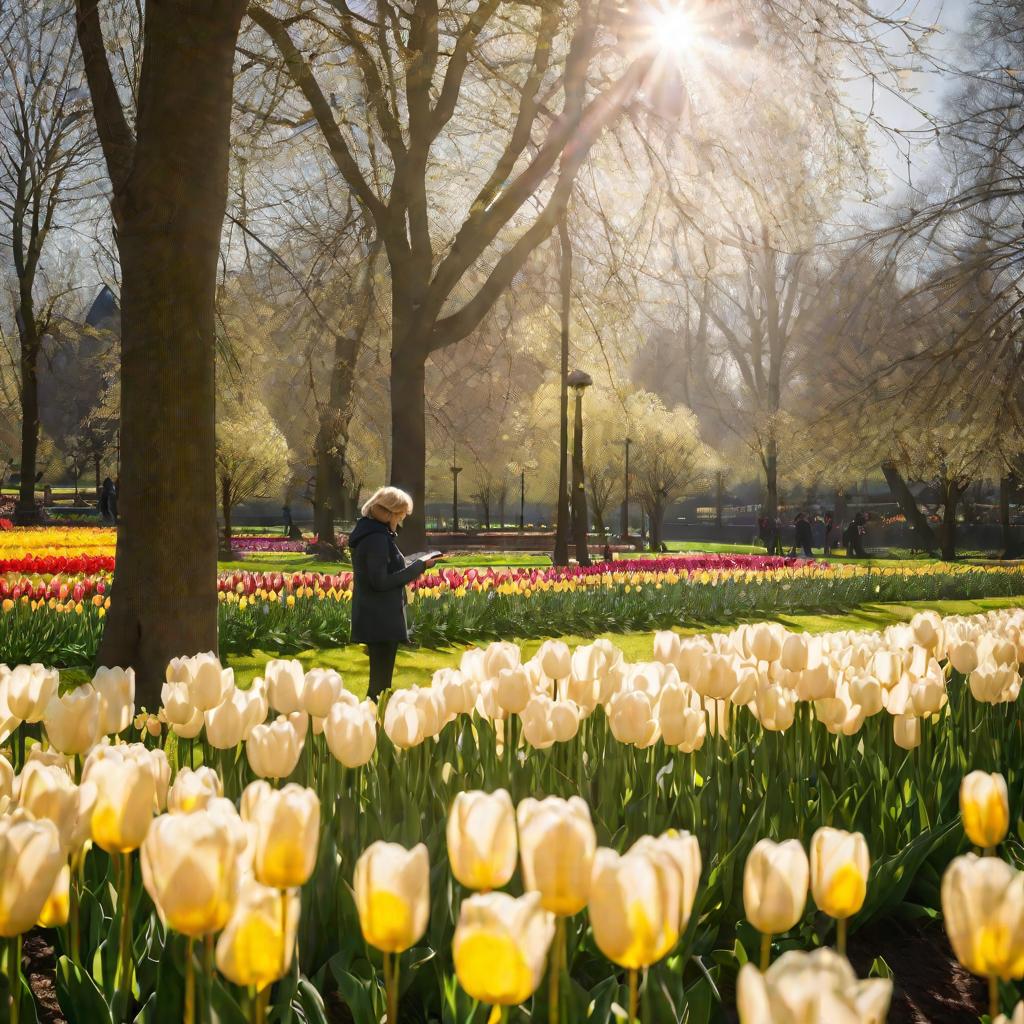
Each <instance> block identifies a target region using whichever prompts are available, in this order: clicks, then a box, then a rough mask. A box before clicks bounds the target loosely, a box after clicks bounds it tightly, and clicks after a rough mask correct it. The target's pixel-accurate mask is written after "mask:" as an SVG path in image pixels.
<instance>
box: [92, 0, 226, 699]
mask: <svg viewBox="0 0 1024 1024" xmlns="http://www.w3.org/2000/svg"><path fill="white" fill-rule="evenodd" d="M78 3H79V23H78V25H79V39H80V41H81V44H82V49H83V52H84V54H85V58H86V68H87V74H88V76H89V85H90V91H91V93H92V96H93V105H94V108H95V109H96V120H97V125H98V127H99V130H100V136H101V139H103V141H104V153H105V156H106V158H107V164H108V168H109V169H110V172H111V180H112V182H113V185H114V197H113V201H112V207H113V212H114V219H115V223H116V227H117V239H118V248H119V251H120V256H121V280H122V286H121V421H120V426H121V446H122V449H123V452H122V458H121V479H122V480H123V494H121V495H119V511H120V516H121V520H120V527H119V529H118V538H117V554H116V565H117V569H116V573H115V577H114V585H113V589H112V593H111V607H110V614H109V615H108V617H107V620H106V628H105V630H104V633H103V642H102V644H101V647H100V651H99V659H98V660H99V662H100V663H101V664H105V665H122V666H127V665H131V666H132V667H134V669H135V676H136V700H137V702H138V703H139V704H140V705H145V706H147V707H149V708H155V707H156V706H157V705H158V704H159V701H160V686H161V683H162V681H163V678H164V670H165V668H166V666H167V663H168V661H169V660H170V659H171V658H172V657H177V656H182V655H190V654H195V653H196V652H198V651H206V650H216V648H217V513H216V509H217V480H216V471H215V451H216V449H215V434H214V411H215V386H214V351H215V318H214V301H215V294H216V282H217V259H218V254H219V251H220V240H221V228H222V225H223V220H224V210H225V206H226V201H227V172H228V149H229V141H230V123H231V121H230V119H231V101H232V89H233V62H234V53H235V44H236V41H237V37H238V29H239V26H240V24H241V18H242V13H243V11H244V7H245V4H244V3H243V2H242V0H207V2H205V3H202V4H197V3H194V2H193V0H161V2H158V3H149V4H147V5H146V7H145V42H146V46H145V55H144V58H143V67H142V74H141V80H140V86H139V97H138V110H137V115H136V118H135V125H136V132H137V138H138V141H137V142H135V140H134V139H133V138H132V137H131V135H130V134H129V133H127V132H126V131H125V129H124V126H123V124H122V125H118V124H117V123H116V122H117V110H118V108H117V100H116V96H115V95H112V93H113V89H112V85H111V83H110V82H109V72H107V75H106V80H105V76H104V71H105V70H106V65H105V60H106V58H105V55H104V53H103V48H102V39H101V38H98V37H99V19H98V14H97V12H96V10H95V6H96V5H95V0H78ZM122 117H123V115H122ZM112 122H113V123H112ZM129 144H131V145H130V152H128V153H126V152H125V150H126V148H127V147H128V146H129Z"/></svg>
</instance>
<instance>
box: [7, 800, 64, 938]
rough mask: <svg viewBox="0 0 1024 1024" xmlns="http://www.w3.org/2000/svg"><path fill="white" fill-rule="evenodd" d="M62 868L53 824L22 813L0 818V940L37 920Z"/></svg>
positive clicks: (57, 836) (60, 853)
mask: <svg viewBox="0 0 1024 1024" xmlns="http://www.w3.org/2000/svg"><path fill="white" fill-rule="evenodd" d="M64 864H65V859H64V849H63V847H62V846H61V842H60V835H59V834H58V832H57V826H56V825H54V823H53V822H52V821H48V820H43V821H36V820H35V819H34V818H33V817H32V815H31V814H29V813H28V812H27V811H22V810H17V811H15V812H14V813H13V814H6V815H2V816H0V936H2V937H3V938H5V939H10V938H13V937H14V936H15V935H20V934H21V933H22V932H26V931H28V930H29V928H31V927H32V926H33V925H34V924H35V923H36V921H38V920H39V916H40V914H42V912H43V908H44V907H45V906H46V901H47V899H48V898H49V896H50V893H51V892H52V891H53V887H54V883H55V882H56V880H57V875H58V874H60V870H61V868H63V867H64Z"/></svg>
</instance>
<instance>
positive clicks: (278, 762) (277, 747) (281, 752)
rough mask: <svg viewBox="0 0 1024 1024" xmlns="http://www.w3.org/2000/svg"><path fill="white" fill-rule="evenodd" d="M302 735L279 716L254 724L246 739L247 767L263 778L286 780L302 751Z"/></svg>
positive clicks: (303, 741)
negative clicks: (264, 723)
mask: <svg viewBox="0 0 1024 1024" xmlns="http://www.w3.org/2000/svg"><path fill="white" fill-rule="evenodd" d="M304 745H305V738H304V736H300V735H299V732H298V730H297V728H296V726H295V724H294V723H293V722H291V721H290V720H289V719H287V718H284V717H280V716H279V717H278V718H277V719H276V720H275V721H273V722H270V723H269V724H267V725H257V726H256V727H255V728H254V729H253V730H252V732H251V733H250V734H249V738H248V739H247V740H246V741H245V756H246V757H247V758H248V760H249V767H250V768H252V770H253V771H254V772H255V773H256V774H257V775H259V776H260V777H261V778H264V779H287V778H288V776H289V775H291V773H292V772H293V771H295V767H296V765H298V763H299V757H300V756H301V754H302V748H303V746H304Z"/></svg>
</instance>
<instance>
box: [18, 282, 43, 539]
mask: <svg viewBox="0 0 1024 1024" xmlns="http://www.w3.org/2000/svg"><path fill="white" fill-rule="evenodd" d="M18 333H19V335H20V342H21V360H20V362H21V484H20V485H19V487H18V505H17V508H16V509H15V512H14V521H15V522H16V523H17V524H18V525H19V526H32V525H34V524H35V523H37V522H38V521H39V513H38V511H37V510H36V456H37V453H38V451H39V373H38V371H39V338H38V336H37V332H36V322H35V310H34V308H33V305H32V302H31V299H28V300H25V299H23V300H22V303H21V306H20V308H19V310H18Z"/></svg>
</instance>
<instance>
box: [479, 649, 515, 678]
mask: <svg viewBox="0 0 1024 1024" xmlns="http://www.w3.org/2000/svg"><path fill="white" fill-rule="evenodd" d="M521 662H522V652H521V651H520V650H519V647H518V645H516V644H513V643H509V642H508V641H507V640H497V641H495V642H494V643H493V644H489V645H488V646H487V649H486V650H485V651H484V655H483V670H484V676H485V678H488V679H495V678H497V676H498V675H500V674H501V672H502V670H503V669H512V668H518V667H519V665H520V663H521Z"/></svg>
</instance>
